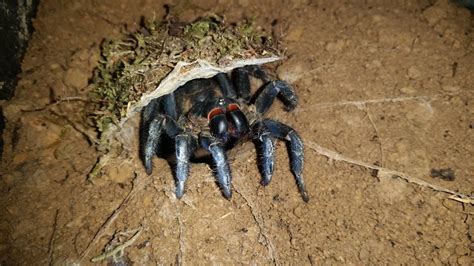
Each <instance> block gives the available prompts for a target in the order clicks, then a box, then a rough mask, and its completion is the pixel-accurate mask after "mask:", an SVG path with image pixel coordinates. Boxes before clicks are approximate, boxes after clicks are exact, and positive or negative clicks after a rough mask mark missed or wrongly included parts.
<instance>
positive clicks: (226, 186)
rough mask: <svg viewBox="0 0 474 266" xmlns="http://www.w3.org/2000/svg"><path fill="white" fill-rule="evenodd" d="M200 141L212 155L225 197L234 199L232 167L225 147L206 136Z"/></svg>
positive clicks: (201, 137)
mask: <svg viewBox="0 0 474 266" xmlns="http://www.w3.org/2000/svg"><path fill="white" fill-rule="evenodd" d="M199 141H200V143H201V146H202V147H203V148H205V149H206V150H208V151H209V152H210V153H211V156H212V160H213V161H214V164H215V167H216V169H215V170H216V176H217V181H218V183H219V185H220V187H221V189H222V193H223V194H224V196H225V197H226V198H227V199H230V198H231V197H232V184H231V179H232V177H231V175H230V167H229V164H228V163H227V156H226V153H225V149H224V147H223V146H222V144H221V143H220V142H219V141H217V140H213V139H211V138H210V137H206V136H200V138H199Z"/></svg>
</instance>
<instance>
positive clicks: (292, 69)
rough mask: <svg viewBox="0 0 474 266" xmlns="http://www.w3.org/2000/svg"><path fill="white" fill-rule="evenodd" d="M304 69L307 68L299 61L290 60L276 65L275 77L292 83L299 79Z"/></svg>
mask: <svg viewBox="0 0 474 266" xmlns="http://www.w3.org/2000/svg"><path fill="white" fill-rule="evenodd" d="M306 71H307V69H306V68H305V67H304V66H303V65H302V64H301V63H297V61H296V60H291V61H288V62H285V63H284V64H282V65H281V66H279V67H278V69H277V77H278V78H279V79H280V80H284V81H286V82H288V83H290V84H292V83H294V82H295V81H297V80H299V79H300V78H301V77H302V76H303V75H304V73H305V72H306Z"/></svg>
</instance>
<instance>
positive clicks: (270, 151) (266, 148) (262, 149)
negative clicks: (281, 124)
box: [257, 125, 275, 186]
mask: <svg viewBox="0 0 474 266" xmlns="http://www.w3.org/2000/svg"><path fill="white" fill-rule="evenodd" d="M257 127H258V125H257ZM257 138H258V142H259V144H260V145H259V147H258V148H259V154H261V157H259V165H260V172H261V174H262V181H261V182H260V183H261V184H262V185H264V186H266V185H268V184H270V181H271V180H272V176H273V167H274V165H275V163H274V161H275V138H274V137H273V136H272V134H271V133H270V132H263V133H262V134H260V135H259V136H257Z"/></svg>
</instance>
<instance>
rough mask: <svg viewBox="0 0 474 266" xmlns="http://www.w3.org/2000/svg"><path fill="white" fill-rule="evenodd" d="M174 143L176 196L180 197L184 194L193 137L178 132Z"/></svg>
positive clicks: (193, 146) (193, 144)
mask: <svg viewBox="0 0 474 266" xmlns="http://www.w3.org/2000/svg"><path fill="white" fill-rule="evenodd" d="M175 140H176V143H175V147H176V197H177V198H178V199H180V198H181V197H183V194H184V185H185V183H186V180H187V179H188V174H189V158H190V157H191V155H192V154H193V152H194V149H195V143H194V138H193V137H192V136H191V135H190V134H179V135H177V136H176V138H175Z"/></svg>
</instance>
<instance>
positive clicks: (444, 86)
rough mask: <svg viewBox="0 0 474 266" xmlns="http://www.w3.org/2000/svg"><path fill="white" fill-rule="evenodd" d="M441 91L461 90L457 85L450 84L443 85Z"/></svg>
mask: <svg viewBox="0 0 474 266" xmlns="http://www.w3.org/2000/svg"><path fill="white" fill-rule="evenodd" d="M442 88H443V91H445V92H458V91H459V90H461V88H460V87H459V86H452V85H443V87H442Z"/></svg>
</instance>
